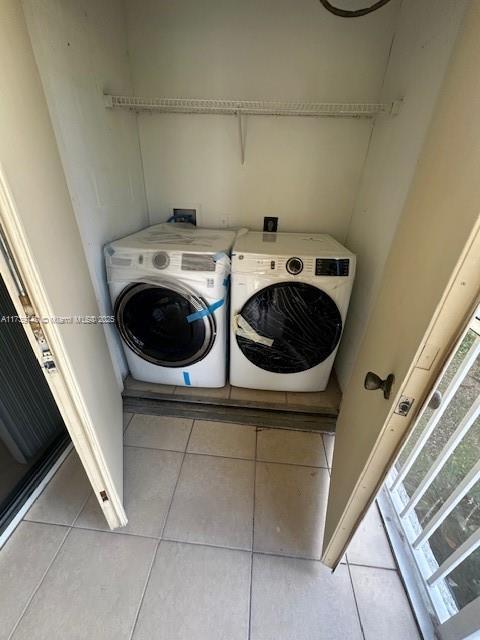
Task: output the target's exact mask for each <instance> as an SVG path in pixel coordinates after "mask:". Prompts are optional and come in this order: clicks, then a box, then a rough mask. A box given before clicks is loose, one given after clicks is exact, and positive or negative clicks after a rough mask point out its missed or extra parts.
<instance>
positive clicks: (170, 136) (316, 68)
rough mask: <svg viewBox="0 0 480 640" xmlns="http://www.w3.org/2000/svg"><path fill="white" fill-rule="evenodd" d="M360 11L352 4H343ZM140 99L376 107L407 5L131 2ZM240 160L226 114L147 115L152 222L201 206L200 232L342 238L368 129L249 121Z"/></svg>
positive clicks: (143, 120) (358, 124) (297, 0)
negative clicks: (221, 229)
mask: <svg viewBox="0 0 480 640" xmlns="http://www.w3.org/2000/svg"><path fill="white" fill-rule="evenodd" d="M343 5H344V6H347V5H349V6H355V5H356V2H355V1H354V0H348V1H344V2H343ZM126 6H127V24H128V36H129V50H130V57H131V61H132V74H133V83H134V88H135V94H136V95H139V96H152V97H155V96H158V97H161V96H164V97H196V98H201V97H207V98H237V99H256V98H257V99H262V98H263V99H281V100H295V99H299V100H305V101H363V102H369V101H376V100H377V99H378V96H379V93H380V89H381V84H382V79H383V75H384V71H385V68H386V62H387V56H388V51H389V47H390V44H391V40H392V35H393V30H394V26H395V20H396V16H397V13H398V8H399V2H398V1H397V0H394V1H393V2H392V3H391V4H389V5H388V6H386V7H385V8H383V9H382V10H381V11H378V12H376V13H375V14H372V15H370V16H369V17H368V18H362V19H360V20H344V19H340V18H337V17H334V16H332V15H331V14H329V13H328V12H327V11H325V9H324V8H322V6H321V5H320V3H319V2H318V0H263V1H262V2H258V0H243V1H242V2H238V0H204V1H202V2H198V1H197V0H183V1H182V2H170V1H167V0H143V1H142V2H138V0H127V2H126ZM247 127H248V130H247V141H246V162H245V165H244V166H242V165H241V164H240V150H239V143H238V130H237V123H236V121H235V119H234V118H233V117H229V116H202V115H196V116H192V115H173V114H169V115H160V114H143V115H140V116H139V129H140V138H141V146H142V154H143V163H144V169H145V182H146V190H147V199H148V205H149V211H150V217H151V219H152V222H155V221H158V220H164V219H166V218H167V217H168V215H169V213H170V211H171V208H172V207H173V206H180V207H182V206H184V207H188V206H194V207H197V208H199V209H200V211H201V223H202V224H203V225H204V226H217V225H226V226H229V225H230V226H235V225H247V226H250V227H251V228H261V225H262V222H263V216H264V215H278V216H279V218H280V221H279V229H280V230H283V231H302V230H310V231H324V232H329V233H332V234H333V235H334V236H335V237H337V238H338V239H339V240H343V239H344V236H345V233H346V231H347V228H348V224H349V220H350V217H351V213H352V210H353V207H354V202H355V198H356V194H357V191H358V184H359V179H360V176H361V171H362V166H363V162H364V158H365V153H366V149H367V145H368V140H369V136H370V133H371V122H370V121H366V120H356V121H354V120H332V119H330V120H326V119H322V120H317V119H306V118H303V119H300V118H271V117H250V118H248V122H247Z"/></svg>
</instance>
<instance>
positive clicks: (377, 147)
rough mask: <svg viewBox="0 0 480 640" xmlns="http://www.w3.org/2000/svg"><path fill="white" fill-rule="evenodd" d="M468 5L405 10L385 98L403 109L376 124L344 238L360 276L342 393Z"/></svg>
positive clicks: (341, 365)
mask: <svg viewBox="0 0 480 640" xmlns="http://www.w3.org/2000/svg"><path fill="white" fill-rule="evenodd" d="M467 4H468V3H467V2H466V1H465V0H455V2H452V0H403V3H402V6H401V10H400V16H399V22H398V25H397V28H396V35H395V40H394V43H393V47H392V52H391V56H390V61H389V65H388V69H387V73H386V75H385V82H384V86H383V90H382V94H381V99H382V100H391V99H395V98H401V97H403V98H404V104H403V106H402V109H401V111H400V114H399V115H398V116H397V117H395V118H390V119H388V118H382V119H378V120H377V121H376V124H375V127H374V131H373V136H372V141H371V144H370V149H369V153H368V158H367V162H366V164H365V171H364V175H363V178H362V182H361V185H360V189H359V193H358V198H357V202H356V205H355V210H354V214H353V217H352V222H351V226H350V229H349V232H348V234H347V236H346V244H347V246H348V247H349V248H350V249H351V250H352V251H353V252H355V253H356V254H357V255H358V272H357V279H356V283H355V287H354V291H353V297H352V302H351V305H350V310H349V318H348V323H347V326H346V330H345V333H344V336H343V338H342V343H341V346H340V351H339V354H338V356H337V360H336V365H335V367H336V371H337V375H338V378H339V381H340V383H341V386H342V388H346V385H347V384H348V380H349V377H350V373H351V370H352V366H353V363H354V361H355V358H356V355H357V353H358V350H359V347H360V343H361V339H362V336H363V333H364V330H365V327H366V324H367V321H368V317H369V313H370V310H371V308H372V305H373V303H374V302H375V299H376V295H377V292H378V288H379V284H380V281H381V278H382V274H383V269H384V265H385V261H386V259H387V256H388V253H389V250H390V245H391V242H392V239H393V236H394V234H395V230H396V227H397V223H398V221H399V219H400V216H401V213H402V210H403V207H404V204H405V201H406V198H407V195H408V192H409V188H410V185H411V182H412V178H413V175H414V172H415V169H416V163H417V159H418V156H419V153H420V150H421V148H422V145H423V141H424V139H425V136H426V133H427V129H428V126H429V123H430V120H431V116H432V111H433V108H434V105H435V103H436V100H437V96H438V95H439V91H440V88H441V84H442V80H443V78H444V75H445V71H446V67H447V64H448V61H449V58H450V54H451V51H452V48H453V44H454V42H455V38H456V35H457V33H458V29H459V25H460V21H461V18H462V16H463V14H464V12H465V7H466V5H467ZM445 152H446V153H448V150H445ZM413 312H414V310H412V313H413ZM392 339H394V336H392ZM378 373H379V374H382V375H383V374H387V373H389V372H388V371H379V372H378Z"/></svg>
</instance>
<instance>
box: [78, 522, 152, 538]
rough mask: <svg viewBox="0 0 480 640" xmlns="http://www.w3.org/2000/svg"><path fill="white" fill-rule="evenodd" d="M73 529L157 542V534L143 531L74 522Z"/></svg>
mask: <svg viewBox="0 0 480 640" xmlns="http://www.w3.org/2000/svg"><path fill="white" fill-rule="evenodd" d="M73 529H75V530H76V531H96V532H97V533H111V534H112V535H114V536H130V537H131V538H142V539H145V540H155V541H156V542H158V540H159V539H160V538H159V537H158V536H146V535H145V534H143V533H133V532H132V531H124V530H123V529H114V530H112V529H99V528H98V527H82V526H80V525H78V524H76V525H75V526H74V527H73Z"/></svg>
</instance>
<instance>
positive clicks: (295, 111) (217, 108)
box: [105, 95, 396, 118]
mask: <svg viewBox="0 0 480 640" xmlns="http://www.w3.org/2000/svg"><path fill="white" fill-rule="evenodd" d="M395 104H396V103H393V104H392V103H390V104H380V103H371V104H370V103H357V102H356V103H341V102H281V101H278V100H266V101H265V100H216V99H203V98H140V97H138V98H137V97H134V96H112V95H105V106H106V107H109V108H112V109H118V108H120V109H131V110H134V111H157V112H160V113H206V114H220V115H247V116H248V115H252V116H261V115H265V116H301V117H312V118H318V117H327V118H374V117H375V116H377V115H380V114H393V113H394V111H395Z"/></svg>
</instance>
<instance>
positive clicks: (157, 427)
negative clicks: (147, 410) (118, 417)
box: [125, 414, 193, 451]
mask: <svg viewBox="0 0 480 640" xmlns="http://www.w3.org/2000/svg"><path fill="white" fill-rule="evenodd" d="M192 425H193V420H190V419H189V418H171V417H170V416H146V415H143V414H136V415H135V417H134V418H133V419H132V420H131V422H130V424H129V425H128V429H127V431H126V432H125V444H126V445H127V446H132V447H147V448H149V449H168V450H170V451H185V447H186V446H187V442H188V438H189V436H190V431H191V430H192Z"/></svg>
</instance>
